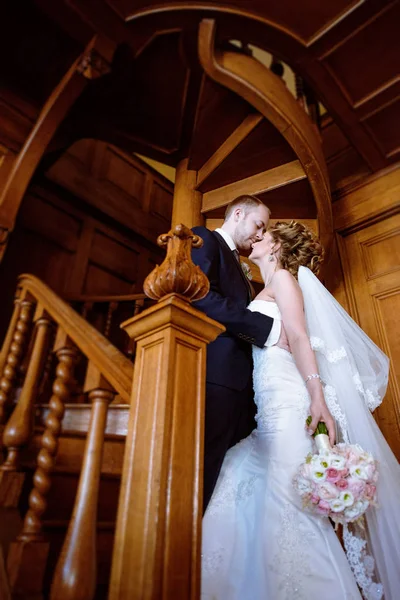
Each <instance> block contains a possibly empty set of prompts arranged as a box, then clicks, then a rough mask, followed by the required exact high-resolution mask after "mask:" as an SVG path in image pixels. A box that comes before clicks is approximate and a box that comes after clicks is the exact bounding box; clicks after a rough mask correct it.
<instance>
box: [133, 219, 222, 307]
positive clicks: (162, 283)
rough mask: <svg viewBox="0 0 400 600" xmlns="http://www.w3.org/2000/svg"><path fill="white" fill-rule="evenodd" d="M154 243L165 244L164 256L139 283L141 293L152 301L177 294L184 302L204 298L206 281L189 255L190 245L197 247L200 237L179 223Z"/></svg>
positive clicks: (207, 285)
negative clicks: (143, 280)
mask: <svg viewBox="0 0 400 600" xmlns="http://www.w3.org/2000/svg"><path fill="white" fill-rule="evenodd" d="M157 243H158V245H159V246H167V256H166V257H165V260H164V262H163V263H162V264H161V265H160V266H158V265H157V266H156V267H155V269H154V270H153V271H152V272H151V273H150V275H148V276H147V278H146V280H145V282H144V285H143V289H144V292H145V294H146V295H147V296H149V298H152V299H153V300H160V299H161V298H164V297H165V296H168V295H169V294H179V295H180V296H183V297H184V299H186V300H187V301H188V302H190V301H193V300H200V299H201V298H204V296H206V295H207V293H208V290H209V289H210V283H209V281H208V279H207V277H206V276H205V275H204V273H203V272H202V270H201V269H200V267H197V266H196V265H194V263H193V262H192V259H191V256H190V252H191V249H192V247H193V248H201V246H202V245H203V240H202V239H201V238H200V237H199V236H198V235H195V234H194V233H193V232H192V231H191V230H190V229H189V228H188V227H186V226H185V225H182V224H180V225H177V226H176V227H175V228H174V229H171V230H170V231H169V232H168V233H165V234H162V235H160V236H159V237H158V239H157Z"/></svg>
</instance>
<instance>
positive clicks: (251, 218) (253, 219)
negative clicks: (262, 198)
mask: <svg viewBox="0 0 400 600" xmlns="http://www.w3.org/2000/svg"><path fill="white" fill-rule="evenodd" d="M268 220H269V212H268V209H267V208H266V207H265V206H261V205H260V206H257V208H254V209H250V210H249V211H248V212H247V213H246V212H245V211H243V212H242V213H241V215H240V218H239V219H238V221H237V225H236V230H235V236H234V242H235V244H236V246H237V248H238V250H241V251H244V252H250V251H251V246H252V244H254V243H255V242H259V241H260V240H262V239H263V236H264V233H265V232H266V230H267V228H268Z"/></svg>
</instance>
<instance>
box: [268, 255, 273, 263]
mask: <svg viewBox="0 0 400 600" xmlns="http://www.w3.org/2000/svg"><path fill="white" fill-rule="evenodd" d="M273 260H274V255H273V254H272V253H271V254H270V255H269V256H268V262H273Z"/></svg>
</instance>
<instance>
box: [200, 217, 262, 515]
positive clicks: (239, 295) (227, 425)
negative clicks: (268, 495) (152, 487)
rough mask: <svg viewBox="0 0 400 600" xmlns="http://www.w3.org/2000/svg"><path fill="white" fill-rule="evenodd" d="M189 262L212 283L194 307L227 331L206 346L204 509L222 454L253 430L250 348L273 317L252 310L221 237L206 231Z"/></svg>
mask: <svg viewBox="0 0 400 600" xmlns="http://www.w3.org/2000/svg"><path fill="white" fill-rule="evenodd" d="M193 232H194V233H196V234H197V235H199V236H200V237H202V238H203V241H204V244H203V246H202V248H198V249H193V251H192V258H193V262H194V263H195V264H197V265H199V266H200V268H201V269H202V270H203V271H204V273H205V274H206V275H207V277H208V279H209V280H210V291H209V293H208V294H207V296H206V297H205V298H203V299H202V300H199V301H198V302H195V303H194V306H196V308H199V309H200V310H202V311H203V312H205V313H206V315H208V316H209V317H211V318H212V319H215V320H216V321H219V322H220V323H222V324H223V325H225V327H226V331H225V332H224V333H221V335H219V336H218V337H217V339H216V340H215V341H214V342H212V343H211V344H209V345H208V347H207V374H206V411H205V435H204V490H203V491H204V509H206V507H207V504H208V502H209V500H210V498H211V495H212V492H213V490H214V487H215V484H216V482H217V478H218V475H219V472H220V469H221V466H222V462H223V460H224V456H225V453H226V451H227V450H228V449H229V448H230V447H231V446H233V445H234V444H236V443H237V442H238V441H239V440H240V439H242V438H243V437H246V436H247V435H249V433H250V432H251V430H252V429H253V428H254V425H255V423H254V414H255V406H254V403H253V387H252V371H253V361H252V351H251V344H255V345H257V346H260V347H262V346H263V345H264V344H265V342H266V340H267V337H268V335H269V333H270V330H271V327H272V323H273V319H271V318H270V317H267V316H266V315H262V314H261V313H256V312H251V311H250V310H247V309H246V306H247V305H248V304H249V302H250V300H251V288H250V285H249V282H248V280H247V278H246V276H245V274H244V273H243V270H242V268H241V266H240V264H239V262H238V260H237V259H236V258H235V255H234V254H233V252H232V250H231V249H230V248H229V246H228V245H227V243H226V242H225V240H224V239H223V237H222V236H221V235H219V233H217V232H215V231H209V230H208V229H206V228H205V227H194V228H193Z"/></svg>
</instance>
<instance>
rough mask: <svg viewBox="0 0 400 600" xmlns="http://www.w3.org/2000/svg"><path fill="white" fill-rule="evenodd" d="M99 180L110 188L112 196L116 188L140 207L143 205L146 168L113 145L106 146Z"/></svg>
mask: <svg viewBox="0 0 400 600" xmlns="http://www.w3.org/2000/svg"><path fill="white" fill-rule="evenodd" d="M99 181H100V182H101V183H102V184H103V185H104V186H105V187H106V189H110V191H111V194H110V196H112V192H113V191H114V189H115V191H117V192H118V194H119V195H120V194H121V193H124V194H126V195H127V196H129V199H130V200H132V201H133V202H135V203H136V204H137V206H138V207H141V206H142V197H143V193H144V188H145V181H146V169H145V168H144V166H143V167H141V166H140V164H139V163H138V162H137V161H134V160H131V159H130V158H128V156H127V155H126V154H125V153H123V152H121V151H120V150H118V149H117V148H114V147H113V146H108V145H107V146H106V148H105V152H104V155H103V164H102V166H101V174H100V176H99Z"/></svg>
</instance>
